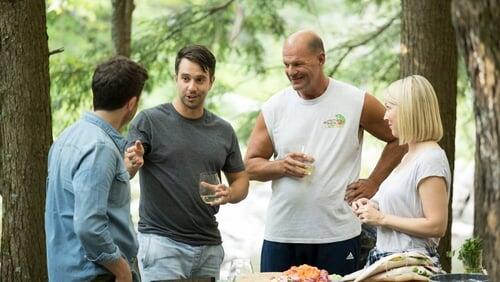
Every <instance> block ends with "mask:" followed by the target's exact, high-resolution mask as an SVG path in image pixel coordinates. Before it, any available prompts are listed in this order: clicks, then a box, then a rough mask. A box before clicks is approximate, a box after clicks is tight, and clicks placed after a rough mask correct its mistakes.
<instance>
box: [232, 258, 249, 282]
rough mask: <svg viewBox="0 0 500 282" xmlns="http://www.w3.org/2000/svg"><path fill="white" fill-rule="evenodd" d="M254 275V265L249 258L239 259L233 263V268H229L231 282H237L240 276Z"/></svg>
mask: <svg viewBox="0 0 500 282" xmlns="http://www.w3.org/2000/svg"><path fill="white" fill-rule="evenodd" d="M251 273H253V267H252V263H251V262H250V259H248V258H237V259H233V260H232V261H231V266H230V267H229V277H228V281H229V282H234V281H236V278H237V277H238V276H242V275H245V274H251Z"/></svg>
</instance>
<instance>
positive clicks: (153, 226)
mask: <svg viewBox="0 0 500 282" xmlns="http://www.w3.org/2000/svg"><path fill="white" fill-rule="evenodd" d="M138 139H139V140H141V141H142V142H143V143H144V144H145V149H146V154H145V156H144V166H143V167H142V168H141V169H140V186H141V197H140V204H139V217H140V219H139V232H141V233H150V234H156V235H160V236H166V237H168V238H170V239H173V240H175V241H179V242H182V243H186V244H190V245H218V244H221V242H222V240H221V236H220V232H219V230H218V228H217V225H218V224H217V221H216V219H215V214H216V213H217V212H218V210H219V209H218V207H212V206H210V205H207V204H205V203H204V202H203V201H202V200H201V198H200V196H199V193H198V181H199V175H200V172H204V171H214V172H217V173H219V174H220V171H224V172H228V173H235V172H240V171H243V170H244V169H245V167H244V164H243V161H242V159H241V153H240V149H239V146H238V139H237V137H236V134H235V132H234V130H233V128H232V127H231V125H230V124H229V123H228V122H227V121H225V120H223V119H221V118H219V117H217V116H216V115H214V114H213V113H211V112H209V111H207V110H205V111H204V114H203V116H202V117H201V118H199V119H195V120H191V119H186V118H184V117H182V116H181V115H180V114H179V113H178V112H177V111H176V110H175V108H174V107H173V105H172V104H171V103H168V104H162V105H159V106H156V107H154V108H151V109H147V110H144V111H142V112H141V113H139V114H138V115H137V117H136V118H135V119H134V120H133V122H132V123H131V125H130V129H129V135H128V140H129V142H134V141H135V140H138ZM219 176H220V175H219Z"/></svg>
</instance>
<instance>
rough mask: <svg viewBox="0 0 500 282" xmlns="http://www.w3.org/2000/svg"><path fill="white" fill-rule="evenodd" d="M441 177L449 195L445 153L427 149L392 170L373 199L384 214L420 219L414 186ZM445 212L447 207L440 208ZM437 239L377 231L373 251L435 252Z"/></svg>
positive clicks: (380, 229) (418, 198)
mask: <svg viewBox="0 0 500 282" xmlns="http://www.w3.org/2000/svg"><path fill="white" fill-rule="evenodd" d="M431 176H437V177H442V178H443V179H444V180H445V181H446V185H447V186H446V187H447V191H448V192H449V191H450V182H451V173H450V167H449V164H448V159H447V158H446V154H445V152H444V151H443V150H442V149H441V148H430V149H426V150H425V151H423V152H421V153H420V154H418V155H417V156H416V157H415V158H414V159H413V160H411V161H410V162H409V163H408V164H407V165H405V166H404V167H401V168H400V167H399V166H398V167H396V168H395V169H394V170H393V171H392V173H391V174H390V175H389V176H388V177H387V179H386V180H385V181H384V182H382V184H381V185H380V189H379V191H378V192H377V193H376V194H375V196H374V197H373V200H374V201H376V202H378V204H379V209H380V211H381V212H382V213H384V214H391V215H397V216H401V217H410V218H421V217H424V212H423V208H422V199H421V198H420V194H419V192H418V185H419V184H420V182H421V181H422V180H424V179H425V178H427V177H431ZM444 208H447V207H444ZM438 243H439V238H421V237H416V236H412V235H409V234H406V233H402V232H400V231H396V230H394V229H390V228H385V227H378V228H377V245H376V246H377V249H379V250H381V251H383V252H402V251H424V252H425V250H426V249H427V248H429V247H430V248H437V245H438Z"/></svg>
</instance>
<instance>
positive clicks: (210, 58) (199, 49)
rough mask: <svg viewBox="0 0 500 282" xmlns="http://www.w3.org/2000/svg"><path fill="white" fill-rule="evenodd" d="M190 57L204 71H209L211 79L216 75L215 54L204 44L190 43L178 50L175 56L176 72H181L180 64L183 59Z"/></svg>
mask: <svg viewBox="0 0 500 282" xmlns="http://www.w3.org/2000/svg"><path fill="white" fill-rule="evenodd" d="M184 58H185V59H188V60H190V61H191V62H193V63H196V64H198V65H199V66H200V67H201V68H202V69H203V70H204V71H208V73H209V75H210V79H213V77H214V75H215V63H216V61H215V56H214V54H212V52H210V50H208V48H207V47H205V46H203V45H196V44H195V45H188V46H185V47H184V48H182V49H181V50H179V52H177V57H176V58H175V74H176V75H177V74H179V64H180V63H181V60H182V59H184Z"/></svg>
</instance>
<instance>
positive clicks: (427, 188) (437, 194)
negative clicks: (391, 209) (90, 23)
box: [356, 176, 448, 238]
mask: <svg viewBox="0 0 500 282" xmlns="http://www.w3.org/2000/svg"><path fill="white" fill-rule="evenodd" d="M446 190H447V188H446V182H445V180H444V179H443V178H441V177H437V176H432V177H428V178H425V179H424V180H422V181H421V182H420V184H419V185H418V192H419V195H420V198H421V199H422V208H423V212H424V217H421V218H408V217H400V216H396V215H390V214H383V213H381V212H380V211H379V210H378V209H376V208H375V207H374V206H372V205H364V206H362V207H359V208H358V209H357V211H356V214H357V215H358V217H359V219H360V220H361V221H362V222H363V223H367V224H370V225H377V226H383V227H387V228H391V229H394V230H397V231H400V232H403V233H406V234H409V235H413V236H417V237H424V238H425V237H434V238H436V237H442V236H444V234H445V232H446V226H447V223H448V194H447V192H446Z"/></svg>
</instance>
